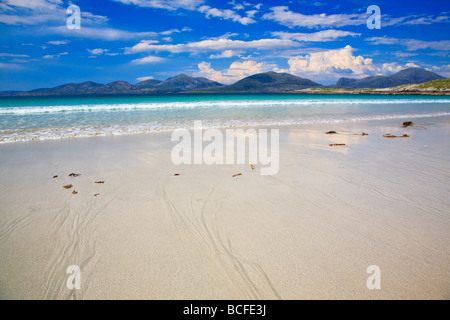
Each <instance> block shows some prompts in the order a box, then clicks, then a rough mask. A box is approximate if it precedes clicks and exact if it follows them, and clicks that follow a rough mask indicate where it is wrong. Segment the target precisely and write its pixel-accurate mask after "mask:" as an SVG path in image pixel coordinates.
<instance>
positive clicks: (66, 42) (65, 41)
mask: <svg viewBox="0 0 450 320" xmlns="http://www.w3.org/2000/svg"><path fill="white" fill-rule="evenodd" d="M69 42H70V41H69V40H55V41H47V43H48V44H53V45H55V46H60V45H64V44H68V43H69Z"/></svg>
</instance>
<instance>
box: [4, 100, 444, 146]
mask: <svg viewBox="0 0 450 320" xmlns="http://www.w3.org/2000/svg"><path fill="white" fill-rule="evenodd" d="M448 115H450V97H445V96H387V95H319V94H318V95H303V94H251V95H236V94H233V95H232V94H227V95H222V94H221V95H219V94H211V95H205V94H182V95H157V96H103V97H33V98H30V97H4V98H0V143H11V142H23V141H30V140H46V139H63V138H73V137H87V136H97V135H122V134H136V133H141V132H155V131H168V130H173V129H175V128H192V127H193V124H194V121H195V120H202V121H203V126H204V127H228V126H239V125H250V126H263V125H290V124H304V123H332V122H344V121H360V120H381V119H396V118H398V119H408V118H417V117H436V116H448Z"/></svg>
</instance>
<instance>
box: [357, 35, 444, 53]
mask: <svg viewBox="0 0 450 320" xmlns="http://www.w3.org/2000/svg"><path fill="white" fill-rule="evenodd" d="M366 41H369V42H370V43H371V44H374V45H379V44H389V45H392V44H394V45H401V46H405V47H406V50H408V51H416V50H420V49H433V50H442V51H448V50H450V40H441V41H423V40H416V39H398V38H388V37H372V38H368V39H366Z"/></svg>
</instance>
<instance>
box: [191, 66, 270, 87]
mask: <svg viewBox="0 0 450 320" xmlns="http://www.w3.org/2000/svg"><path fill="white" fill-rule="evenodd" d="M274 67H275V66H274V65H268V64H265V63H264V62H257V61H253V60H246V61H242V62H239V61H235V62H233V63H232V64H231V65H230V67H229V68H228V69H227V70H225V71H223V72H222V71H217V70H214V69H213V68H212V67H211V63H209V62H205V61H203V62H201V63H199V64H198V69H199V71H198V72H196V73H195V74H194V76H196V77H205V78H208V79H210V80H213V81H217V82H220V83H224V84H230V83H234V82H236V81H239V80H241V79H242V78H245V77H248V76H250V75H253V74H256V73H261V72H266V71H269V70H272V69H273V68H274Z"/></svg>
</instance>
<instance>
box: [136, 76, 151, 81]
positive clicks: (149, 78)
mask: <svg viewBox="0 0 450 320" xmlns="http://www.w3.org/2000/svg"><path fill="white" fill-rule="evenodd" d="M151 79H154V78H153V77H152V76H147V77H139V78H136V80H137V81H146V80H151Z"/></svg>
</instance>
